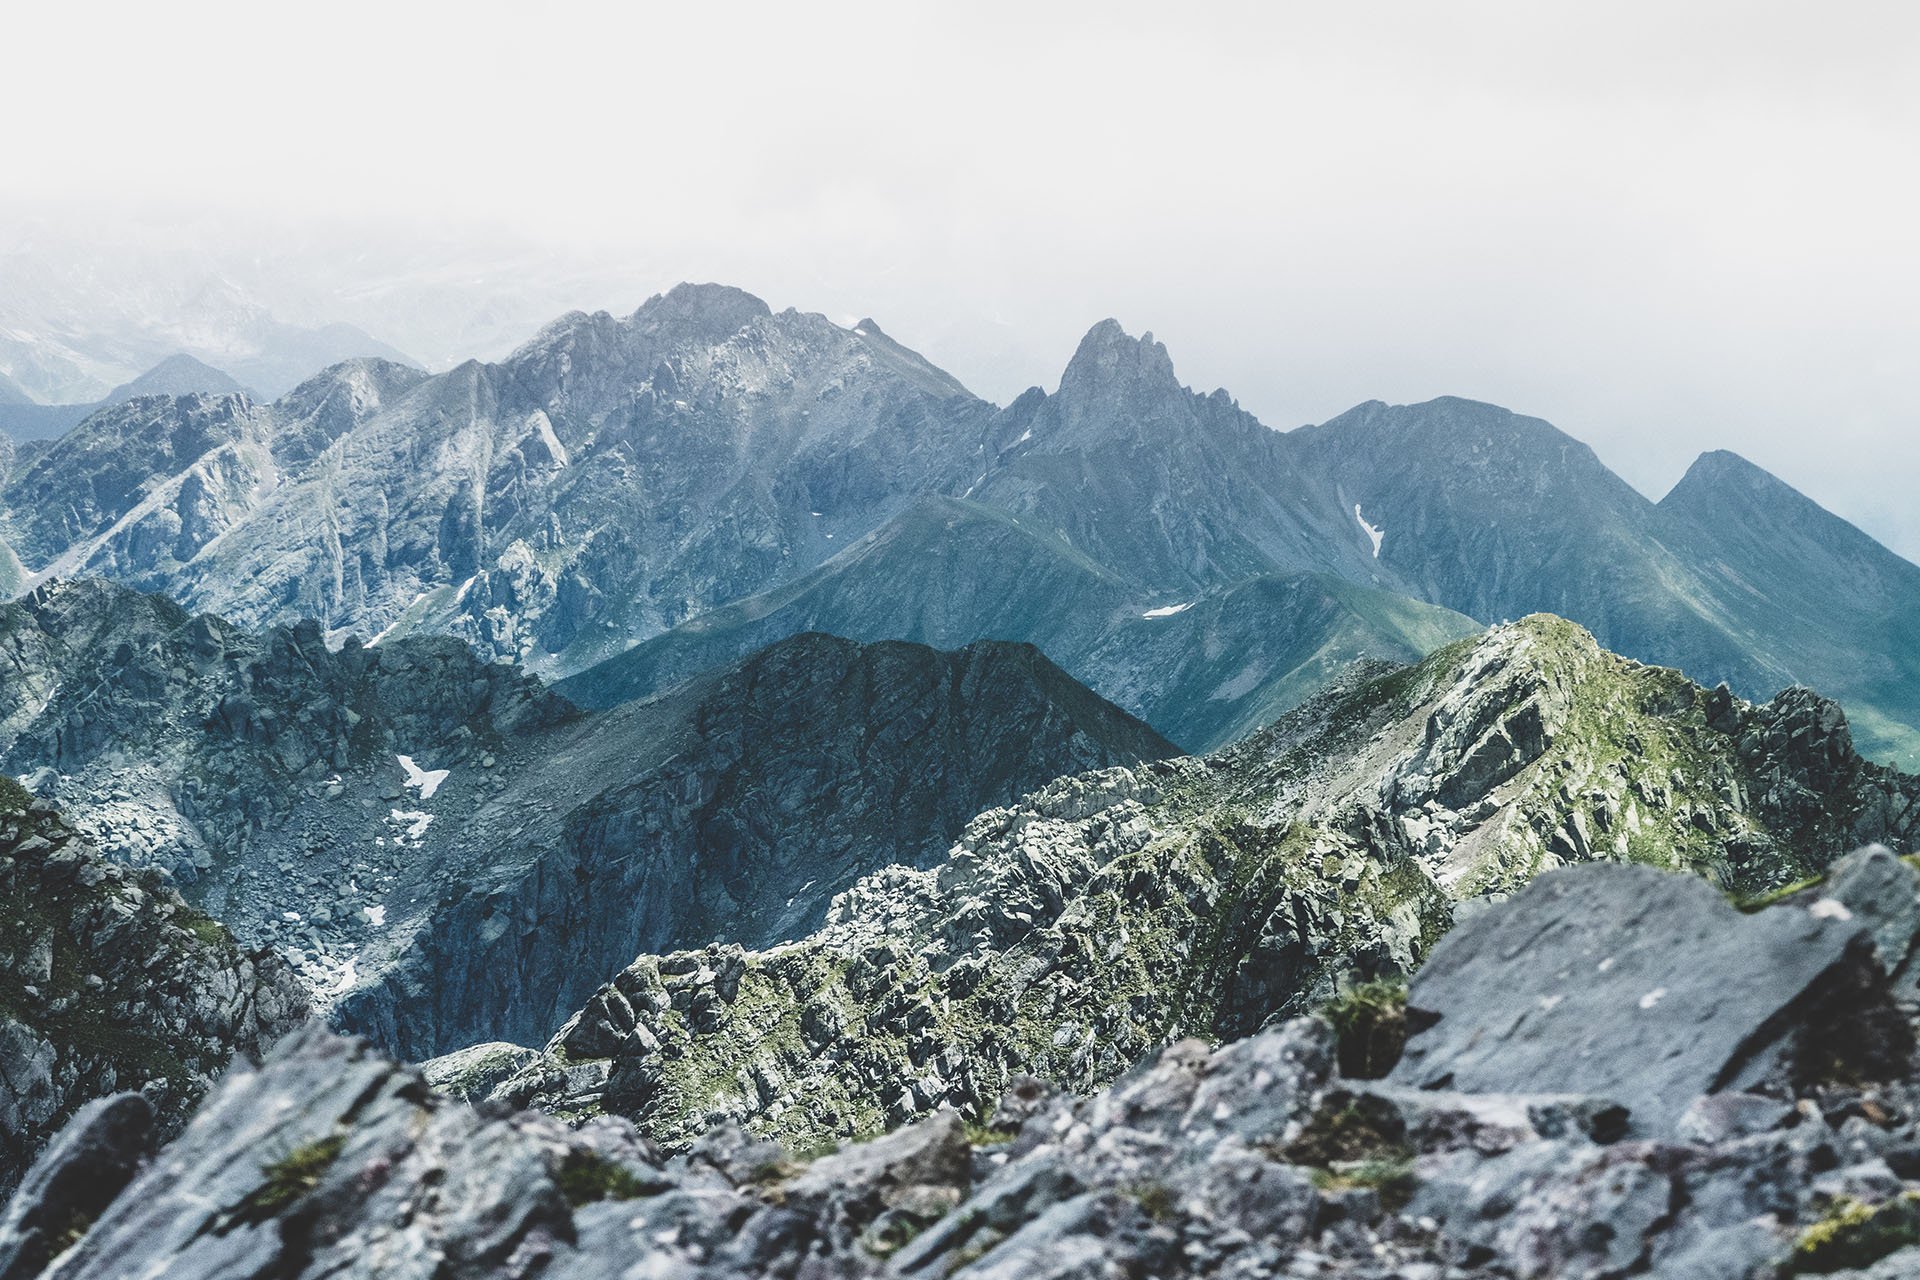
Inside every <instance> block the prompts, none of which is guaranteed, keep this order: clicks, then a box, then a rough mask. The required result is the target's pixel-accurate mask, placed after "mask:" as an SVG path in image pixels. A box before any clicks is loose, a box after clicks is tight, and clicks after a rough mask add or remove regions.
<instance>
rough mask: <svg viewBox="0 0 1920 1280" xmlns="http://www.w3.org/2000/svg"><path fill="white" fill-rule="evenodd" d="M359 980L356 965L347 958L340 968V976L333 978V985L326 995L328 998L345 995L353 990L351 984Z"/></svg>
mask: <svg viewBox="0 0 1920 1280" xmlns="http://www.w3.org/2000/svg"><path fill="white" fill-rule="evenodd" d="M359 980H360V974H359V972H358V967H357V964H356V962H355V961H354V960H353V959H352V958H349V959H348V960H347V963H346V964H345V965H343V966H342V967H341V969H340V976H339V977H337V978H335V979H334V980H333V985H332V986H331V987H329V988H328V989H327V994H328V995H330V996H339V995H345V994H346V993H347V992H348V991H351V990H352V989H353V984H354V983H356V982H358V981H359Z"/></svg>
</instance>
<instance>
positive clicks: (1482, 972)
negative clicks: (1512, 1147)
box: [1394, 848, 1920, 1135]
mask: <svg viewBox="0 0 1920 1280" xmlns="http://www.w3.org/2000/svg"><path fill="white" fill-rule="evenodd" d="M1855 857H1856V859H1860V860H1863V861H1864V860H1867V859H1872V860H1874V861H1877V862H1878V863H1880V864H1882V866H1881V867H1880V868H1876V869H1875V872H1867V871H1866V869H1865V868H1862V867H1860V866H1858V865H1853V864H1850V865H1848V866H1846V867H1844V868H1842V869H1841V870H1840V871H1839V872H1838V873H1837V875H1838V876H1839V877H1840V878H1843V879H1847V878H1854V877H1857V876H1860V875H1862V874H1875V873H1878V874H1881V875H1884V874H1885V873H1886V872H1892V873H1893V877H1892V878H1893V883H1892V884H1891V885H1890V886H1889V887H1890V889H1891V891H1892V892H1893V893H1895V894H1904V896H1905V897H1906V898H1907V899H1908V900H1909V903H1911V900H1912V899H1913V898H1914V897H1915V893H1916V889H1917V888H1920V886H1917V885H1916V883H1915V879H1914V875H1913V873H1912V872H1911V871H1909V870H1907V869H1906V868H1903V867H1900V866H1899V865H1898V864H1897V863H1896V861H1895V859H1894V857H1893V855H1892V854H1891V853H1888V852H1887V851H1886V850H1885V849H1883V848H1877V849H1875V850H1874V851H1873V852H1872V853H1870V854H1863V855H1855ZM1811 896H1812V901H1810V902H1807V903H1805V904H1804V909H1795V910H1780V911H1761V912H1759V913H1757V914H1755V915H1752V916H1743V915H1741V913H1740V912H1738V911H1736V910H1735V909H1734V908H1733V907H1732V906H1730V905H1729V904H1728V903H1727V902H1726V900H1725V899H1724V898H1722V897H1721V896H1720V895H1719V894H1718V893H1716V892H1714V890H1713V889H1712V887H1711V886H1709V885H1707V884H1706V883H1705V882H1704V881H1687V880H1675V879H1674V878H1673V877H1672V876H1670V875H1665V874H1663V873H1661V872H1658V871H1655V870H1653V869H1652V868H1650V867H1614V866H1606V865H1603V864H1594V865H1591V866H1586V867H1575V868H1569V869H1567V870H1565V871H1562V872H1559V873H1557V874H1554V875H1551V876H1542V877H1541V878H1540V879H1538V880H1535V881H1534V882H1533V883H1532V884H1531V885H1529V886H1527V888H1526V889H1525V890H1523V891H1522V892H1521V893H1520V894H1519V895H1518V896H1517V897H1516V898H1514V900H1513V901H1512V902H1511V903H1509V904H1506V905H1505V906H1503V907H1502V908H1501V909H1500V910H1499V911H1498V912H1497V913H1495V914H1494V915H1493V917H1492V918H1490V919H1488V920H1486V921H1485V922H1484V923H1482V924H1479V925H1478V926H1477V927H1474V928H1471V929H1460V930H1457V931H1456V932H1454V933H1452V934H1449V935H1448V936H1447V937H1446V938H1444V939H1442V940H1441V942H1440V945H1439V946H1438V947H1436V948H1435V949H1434V952H1433V955H1432V957H1431V958H1429V960H1428V961H1427V963H1426V964H1425V965H1424V966H1423V967H1422V968H1421V970H1420V972H1419V974H1418V976H1416V977H1415V979H1414V983H1413V991H1412V994H1411V995H1410V997H1409V1009H1408V1015H1409V1017H1410V1018H1411V1019H1413V1020H1414V1021H1415V1022H1416V1023H1420V1022H1425V1021H1427V1020H1428V1019H1431V1022H1430V1023H1429V1024H1428V1025H1427V1028H1426V1029H1425V1030H1424V1031H1423V1032H1422V1033H1421V1034H1420V1035H1418V1036H1416V1037H1415V1038H1414V1041H1413V1043H1412V1044H1411V1045H1410V1046H1409V1048H1408V1050H1407V1056H1406V1057H1405V1058H1403V1059H1402V1060H1401V1062H1400V1065H1399V1067H1398V1068H1397V1069H1396V1070H1395V1073H1394V1080H1395V1081H1396V1082H1400V1083H1405V1084H1408V1085H1412V1086H1414V1087H1416V1088H1422V1089H1442V1088H1444V1089H1451V1090H1456V1091H1459V1092H1463V1093H1517V1092H1527V1091H1532V1092H1538V1093H1572V1094H1589V1095H1595V1096H1599V1097H1605V1098H1611V1099H1614V1100H1616V1101H1618V1102H1620V1103H1622V1104H1624V1105H1625V1106H1626V1107H1627V1108H1628V1110H1629V1112H1630V1113H1631V1116H1632V1121H1633V1125H1634V1128H1635V1130H1636V1131H1637V1132H1640V1133H1642V1134H1643V1135H1648V1134H1653V1133H1661V1132H1670V1131H1671V1130H1672V1129H1673V1126H1674V1125H1675V1124H1676V1123H1677V1122H1678V1121H1679V1120H1680V1118H1681V1115H1682V1114H1683V1113H1684V1112H1685V1110H1686V1108H1687V1107H1688V1106H1689V1105H1690V1104H1692V1102H1693V1101H1694V1099H1696V1098H1697V1097H1699V1096H1700V1095H1702V1094H1706V1093H1714V1092H1719V1091H1722V1090H1728V1089H1732V1090H1742V1091H1751V1090H1754V1089H1756V1088H1758V1087H1761V1086H1763V1085H1767V1084H1774V1085H1776V1086H1778V1085H1779V1084H1781V1083H1785V1084H1787V1085H1791V1084H1794V1083H1800V1084H1802V1085H1804V1084H1805V1083H1807V1082H1808V1081H1809V1080H1810V1079H1813V1078H1818V1077H1819V1076H1820V1075H1821V1074H1822V1073H1823V1072H1824V1073H1827V1074H1831V1072H1832V1070H1833V1067H1834V1059H1835V1058H1836V1057H1838V1056H1841V1055H1840V1048H1841V1046H1846V1047H1847V1048H1849V1049H1850V1050H1851V1051H1852V1053H1853V1055H1854V1056H1855V1057H1856V1058H1858V1059H1859V1060H1858V1061H1855V1062H1853V1063H1850V1064H1849V1065H1850V1066H1851V1067H1852V1068H1853V1070H1855V1071H1856V1072H1860V1071H1866V1072H1871V1071H1873V1070H1875V1069H1878V1070H1881V1071H1885V1070H1887V1069H1888V1068H1889V1066H1893V1067H1897V1066H1898V1065H1899V1064H1901V1063H1903V1062H1904V1061H1905V1059H1906V1058H1907V1057H1908V1056H1910V1054H1911V1051H1912V1033H1911V1031H1910V1030H1909V1028H1908V1027H1907V1025H1906V1023H1905V1021H1904V1020H1903V1019H1901V1018H1900V1017H1899V1016H1898V1015H1897V1013H1894V1012H1893V1011H1892V1004H1891V998H1890V992H1889V990H1888V987H1887V977H1888V976H1889V975H1888V974H1886V973H1884V972H1882V971H1879V970H1877V969H1876V967H1875V960H1874V956H1873V954H1872V952H1873V938H1872V935H1871V934H1870V933H1869V932H1868V931H1867V929H1866V928H1865V926H1864V925H1863V924H1862V923H1861V922H1859V921H1858V920H1856V919H1855V917H1854V914H1853V912H1852V910H1851V909H1850V908H1849V907H1848V906H1847V905H1846V903H1845V902H1844V901H1842V900H1841V899H1840V898H1838V897H1832V896H1828V895H1825V894H1818V893H1816V894H1813V895H1811ZM1799 905H1800V904H1796V906H1799ZM1910 910H1911V906H1909V911H1910ZM1903 941H1904V942H1905V943H1906V944H1907V945H1911V943H1912V941H1913V938H1912V934H1911V932H1909V933H1908V936H1907V937H1906V938H1905V939H1904V940H1903ZM1898 958H1899V961H1901V962H1904V960H1905V959H1906V954H1905V949H1904V947H1903V949H1902V950H1901V952H1900V953H1899V957H1898ZM1636 993H1637V994H1636ZM1868 996H1873V997H1877V999H1876V1000H1873V1001H1872V1002H1871V1003H1868V1007H1867V1008H1866V1009H1865V1010H1864V1011H1863V1010H1862V1009H1861V1008H1860V1006H1861V1005H1862V1004H1863V1003H1864V1002H1866V1001H1865V999H1864V998H1865V997H1868ZM1440 1010H1445V1012H1444V1013H1441V1012H1439V1011H1440ZM1783 1076H1785V1077H1787V1079H1785V1080H1784V1081H1782V1080H1781V1079H1779V1077H1783Z"/></svg>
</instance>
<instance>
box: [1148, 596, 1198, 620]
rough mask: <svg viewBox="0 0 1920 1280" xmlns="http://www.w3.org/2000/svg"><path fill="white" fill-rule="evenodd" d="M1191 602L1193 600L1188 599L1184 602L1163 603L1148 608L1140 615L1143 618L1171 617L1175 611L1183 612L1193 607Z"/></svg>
mask: <svg viewBox="0 0 1920 1280" xmlns="http://www.w3.org/2000/svg"><path fill="white" fill-rule="evenodd" d="M1193 603H1194V602H1193V601H1191V600H1189V601H1187V602H1186V603H1185V604H1164V605H1161V606H1160V607H1159V608H1158V609H1149V610H1147V611H1146V612H1145V613H1143V614H1141V615H1140V616H1141V617H1143V618H1171V617H1172V616H1173V615H1174V614H1176V613H1185V612H1186V611H1187V610H1189V609H1191V608H1193Z"/></svg>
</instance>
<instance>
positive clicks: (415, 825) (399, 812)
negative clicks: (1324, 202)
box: [387, 809, 433, 845]
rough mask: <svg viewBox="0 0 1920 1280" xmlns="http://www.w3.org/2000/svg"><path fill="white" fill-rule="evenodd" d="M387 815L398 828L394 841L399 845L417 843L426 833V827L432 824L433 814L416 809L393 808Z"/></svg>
mask: <svg viewBox="0 0 1920 1280" xmlns="http://www.w3.org/2000/svg"><path fill="white" fill-rule="evenodd" d="M387 817H388V819H389V820H390V821H391V822H392V823H393V825H394V826H395V827H397V828H398V829H399V830H398V833H397V834H396V835H395V836H394V842H395V843H396V844H401V845H405V844H418V843H419V842H420V840H421V838H422V837H424V836H425V835H426V834H427V828H428V827H430V826H432V825H433V815H432V814H430V813H422V812H420V811H419V810H418V809H394V810H391V811H389V812H388V814H387Z"/></svg>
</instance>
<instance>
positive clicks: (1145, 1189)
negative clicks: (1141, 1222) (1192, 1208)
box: [1120, 1182, 1180, 1222]
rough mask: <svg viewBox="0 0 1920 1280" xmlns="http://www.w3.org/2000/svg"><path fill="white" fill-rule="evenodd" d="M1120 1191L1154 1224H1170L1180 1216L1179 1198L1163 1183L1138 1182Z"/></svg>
mask: <svg viewBox="0 0 1920 1280" xmlns="http://www.w3.org/2000/svg"><path fill="white" fill-rule="evenodd" d="M1120 1190H1121V1193H1122V1194H1123V1195H1125V1196H1127V1197H1128V1198H1129V1199H1131V1200H1132V1201H1133V1202H1134V1203H1135V1204H1137V1205H1139V1206H1140V1211H1141V1212H1142V1213H1144V1214H1146V1215H1147V1216H1148V1217H1149V1218H1152V1219H1153V1220H1154V1221H1155V1222H1171V1221H1172V1220H1173V1219H1174V1218H1176V1217H1178V1216H1179V1214H1180V1198H1179V1197H1178V1196H1176V1195H1175V1194H1174V1193H1173V1190H1172V1188H1170V1187H1168V1186H1167V1185H1166V1184H1164V1183H1160V1182H1138V1183H1135V1184H1133V1185H1132V1186H1128V1187H1122V1188H1120Z"/></svg>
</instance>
